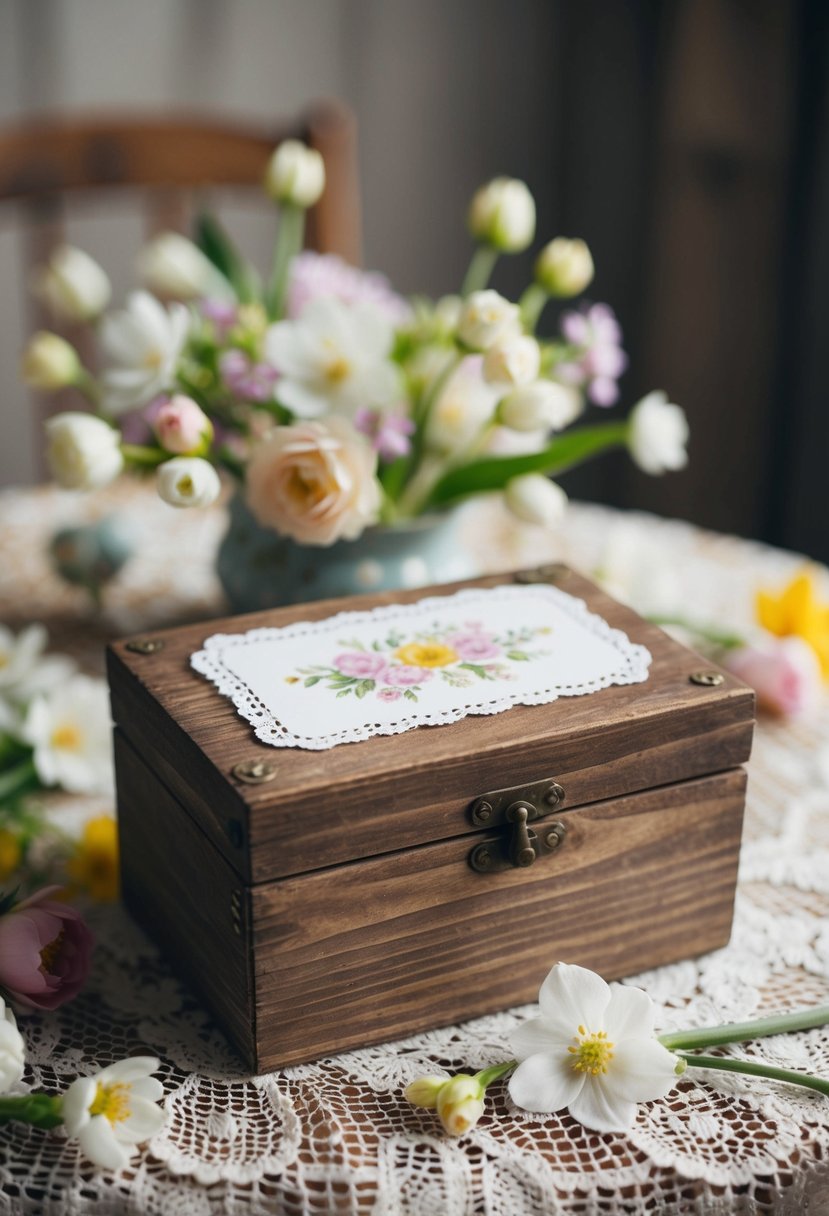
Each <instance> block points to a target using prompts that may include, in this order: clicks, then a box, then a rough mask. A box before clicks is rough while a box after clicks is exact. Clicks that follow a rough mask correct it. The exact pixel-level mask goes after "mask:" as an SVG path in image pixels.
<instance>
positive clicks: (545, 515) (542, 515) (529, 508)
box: [504, 473, 567, 528]
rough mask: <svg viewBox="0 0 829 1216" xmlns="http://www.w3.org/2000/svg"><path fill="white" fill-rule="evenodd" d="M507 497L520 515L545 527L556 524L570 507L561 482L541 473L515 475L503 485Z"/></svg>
mask: <svg viewBox="0 0 829 1216" xmlns="http://www.w3.org/2000/svg"><path fill="white" fill-rule="evenodd" d="M504 501H505V503H506V505H507V507H508V508H509V510H510V511H511V512H512V513H513V515H515V516H517V517H518V519H520V520H523V521H524V523H527V524H538V525H539V526H540V527H544V528H550V527H552V526H553V525H554V524H557V523H558V522H559V521H560V520H561V519H562V517H563V516H564V512H565V511H566V509H567V495H566V494H565V493H564V491H563V490H562V488H561V486H558V485H556V483H555V482H554V481H550V480H549V479H548V478H547V477H544V476H543V475H542V474H541V473H525V474H524V475H523V476H521V477H513V479H512V481H508V482H507V484H506V487H505V489H504Z"/></svg>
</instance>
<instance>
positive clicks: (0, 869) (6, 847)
mask: <svg viewBox="0 0 829 1216" xmlns="http://www.w3.org/2000/svg"><path fill="white" fill-rule="evenodd" d="M21 857H22V853H21V850H20V842H19V840H18V839H17V837H16V836H15V834H14V832H10V831H9V830H8V828H0V881H2V880H3V879H6V878H8V877H9V875H10V874H13V873H14V872H15V870H16V869H17V867H18V866H19V865H20V860H21Z"/></svg>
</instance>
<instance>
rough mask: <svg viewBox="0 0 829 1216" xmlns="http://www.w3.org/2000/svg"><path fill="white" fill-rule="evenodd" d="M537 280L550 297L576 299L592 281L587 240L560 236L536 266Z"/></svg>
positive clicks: (539, 256)
mask: <svg viewBox="0 0 829 1216" xmlns="http://www.w3.org/2000/svg"><path fill="white" fill-rule="evenodd" d="M535 277H536V281H537V282H538V283H540V284H541V286H542V287H543V288H544V290H545V291H546V292H549V294H550V295H551V296H577V295H578V294H579V292H580V291H584V289H585V287H586V286H587V285H588V283H590V282H591V281H592V279H593V258H592V257H591V256H590V250H589V249H588V248H587V245H586V244H585V242H584V241H580V240H572V241H570V240H568V239H567V238H566V237H563V236H557V237H556V238H555V240H554V241H550V243H549V244H548V245H545V246H544V248H543V249H542V250H541V253H540V254H539V255H538V258H537V259H536V263H535Z"/></svg>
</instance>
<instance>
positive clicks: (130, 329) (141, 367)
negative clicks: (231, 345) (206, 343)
mask: <svg viewBox="0 0 829 1216" xmlns="http://www.w3.org/2000/svg"><path fill="white" fill-rule="evenodd" d="M189 327H190V314H189V312H188V310H187V309H186V308H185V306H184V305H183V304H171V305H170V307H169V309H166V308H164V306H163V305H162V304H159V302H158V300H156V298H155V296H151V295H150V294H149V292H147V291H134V292H133V293H132V295H130V297H129V298H128V300H127V307H126V308H125V309H124V310H123V311H122V312H114V313H109V314H108V315H107V316H105V317H104V318H103V320H102V321H101V345H102V346H103V349H104V353H105V355H106V357H107V358H108V359H109V360H110V361H111V362H112V363H113V364H114V365H115V366H113V367H110V368H108V369H107V370H106V371H105V372H104V373H103V375H102V377H101V382H102V386H103V390H104V404H105V406H106V407H107V408H108V409H110V410H112V412H113V413H116V414H117V413H123V412H124V411H125V410H129V409H132V408H133V406H138V405H146V404H147V402H148V401H150V400H151V399H152V398H153V397H155V396H156V394H157V393H161V392H163V391H164V390H165V389H168V388H171V387H172V385H173V381H174V377H175V371H176V364H177V363H178V360H179V357H180V355H181V352H182V349H183V347H184V343H185V342H186V341H187V332H188V329H189Z"/></svg>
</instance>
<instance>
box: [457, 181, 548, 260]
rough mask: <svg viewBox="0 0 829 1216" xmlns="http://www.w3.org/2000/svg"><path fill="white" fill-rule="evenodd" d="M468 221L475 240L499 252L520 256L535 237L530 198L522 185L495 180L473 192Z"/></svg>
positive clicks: (533, 211) (533, 207)
mask: <svg viewBox="0 0 829 1216" xmlns="http://www.w3.org/2000/svg"><path fill="white" fill-rule="evenodd" d="M468 220H469V230H470V232H471V233H472V235H473V236H474V237H475V239H476V240H478V241H481V242H483V244H485V245H492V246H493V248H494V249H499V250H500V251H501V252H502V253H520V252H521V250H522V249H526V248H527V246H528V245H530V244H531V243H532V239H533V237H534V236H535V203H534V202H533V196H532V195H531V194H530V192H529V190H528V189H527V187H526V186H525V184H524V183H523V182H520V181H517V180H516V179H515V178H512V177H496V178H495V179H494V180H493V181H491V182H489V183H488V184H487V185H486V186H481V188H480V190H477V191H476V192H475V194H474V196H473V198H472V203H471V204H470V207H469V217H468Z"/></svg>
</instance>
